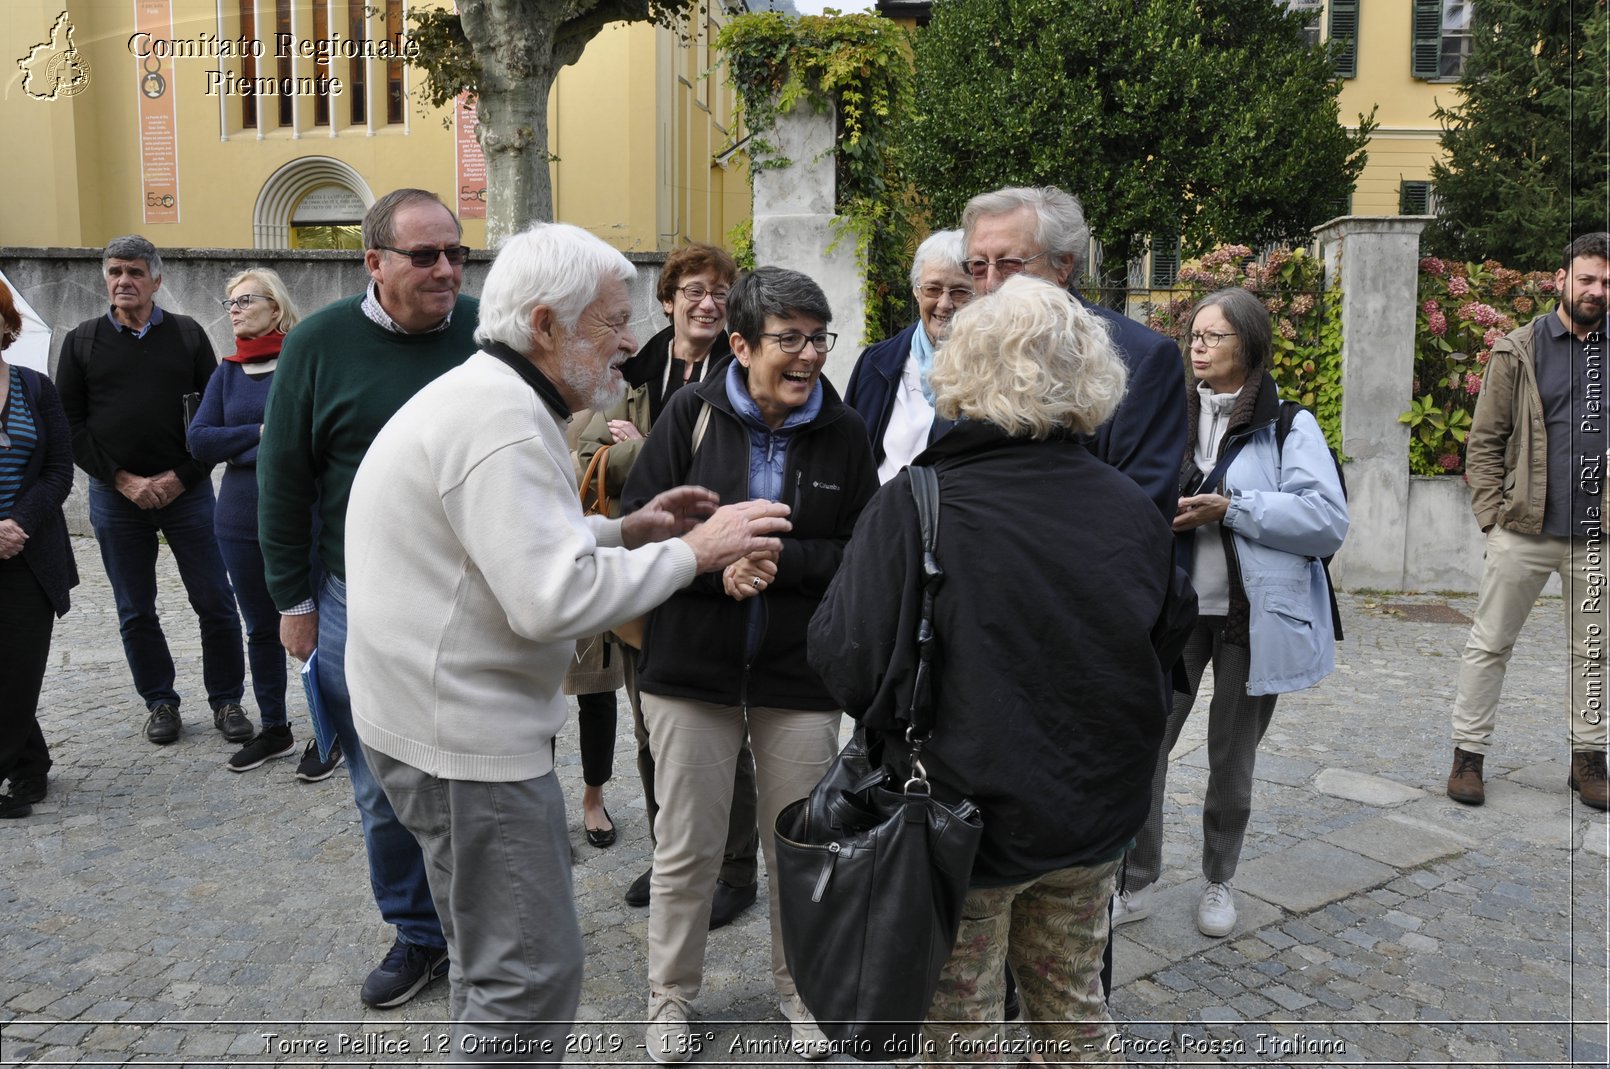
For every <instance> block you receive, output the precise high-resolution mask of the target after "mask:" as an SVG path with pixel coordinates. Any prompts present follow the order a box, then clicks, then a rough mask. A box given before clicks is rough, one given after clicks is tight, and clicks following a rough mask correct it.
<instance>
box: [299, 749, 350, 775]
mask: <svg viewBox="0 0 1610 1069" xmlns="http://www.w3.org/2000/svg"><path fill="white" fill-rule="evenodd" d="M341 761H342V757H341V744H340V743H339V742H337V743H334V744H333V745H331V747H330V759H329V760H328V761H326V760H325V759H324V758H322V757H320V756H319V740H318V739H314V740H313V741H312V742H310V743H308V744H307V749H305V750H303V751H302V760H300V761H298V762H297V763H296V778H297V779H299V780H301V781H303V782H304V783H317V782H319V781H320V780H326V779H329V778H330V777H331V776H332V775H334V774H335V770H336V769H337V768H339V767H341Z"/></svg>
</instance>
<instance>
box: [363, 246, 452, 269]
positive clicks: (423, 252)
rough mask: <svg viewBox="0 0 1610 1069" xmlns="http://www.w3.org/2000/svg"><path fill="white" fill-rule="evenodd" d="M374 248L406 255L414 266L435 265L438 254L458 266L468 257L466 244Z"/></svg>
mask: <svg viewBox="0 0 1610 1069" xmlns="http://www.w3.org/2000/svg"><path fill="white" fill-rule="evenodd" d="M375 248H377V249H384V250H386V251H387V252H394V253H396V254H397V255H398V256H406V257H408V262H409V263H411V264H413V265H414V266H415V267H435V266H436V257H438V256H445V257H447V262H448V263H450V264H452V265H453V266H454V267H458V266H459V265H460V264H462V263H464V261H466V260H468V259H469V258H470V248H469V246H468V245H449V246H447V247H446V248H442V249H399V248H395V247H393V246H391V245H376V246H375Z"/></svg>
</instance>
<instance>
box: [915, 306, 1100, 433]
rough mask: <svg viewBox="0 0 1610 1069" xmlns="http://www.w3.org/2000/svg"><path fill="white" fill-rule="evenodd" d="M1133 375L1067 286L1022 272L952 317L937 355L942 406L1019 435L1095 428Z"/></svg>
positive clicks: (933, 380) (952, 414) (935, 379)
mask: <svg viewBox="0 0 1610 1069" xmlns="http://www.w3.org/2000/svg"><path fill="white" fill-rule="evenodd" d="M1127 380H1128V372H1127V370H1126V369H1125V368H1124V362H1123V360H1122V359H1120V358H1119V356H1118V352H1117V350H1116V349H1114V348H1113V344H1112V338H1111V336H1110V335H1109V334H1108V331H1107V325H1106V324H1105V323H1103V322H1102V321H1101V320H1100V319H1098V318H1097V317H1096V315H1095V314H1094V313H1092V312H1089V311H1086V310H1085V308H1083V307H1082V306H1081V305H1080V304H1079V302H1078V301H1076V300H1074V299H1073V298H1072V297H1071V296H1069V295H1068V294H1067V293H1066V292H1065V291H1063V290H1060V289H1058V288H1057V287H1056V286H1054V285H1052V284H1051V283H1049V282H1047V281H1045V280H1044V279H1041V278H1036V277H1034V276H1032V275H1014V276H1013V277H1011V278H1009V279H1007V280H1006V281H1005V282H1004V283H1003V284H1002V285H1001V288H1000V289H998V290H996V291H995V292H994V293H992V294H990V295H989V296H987V297H980V298H978V299H977V300H974V301H971V302H969V303H968V304H967V305H965V306H964V307H963V308H962V309H961V310H960V311H958V312H957V313H956V316H955V318H954V319H952V320H951V326H950V337H949V339H948V340H947V341H946V342H945V343H944V344H943V345H941V346H940V347H939V349H938V351H937V352H936V353H935V354H934V368H933V372H932V374H931V375H930V376H929V379H928V381H929V384H930V385H931V386H932V387H933V391H934V411H935V412H937V413H939V414H940V415H941V416H943V417H945V418H946V419H959V418H961V417H964V416H965V417H966V418H968V419H976V420H982V421H983V422H986V423H992V424H994V425H995V426H997V427H999V428H1000V429H1001V430H1003V431H1005V432H1006V433H1007V434H1009V435H1012V436H1013V437H1017V438H1021V437H1028V438H1039V439H1044V438H1049V437H1051V436H1052V435H1053V434H1055V433H1057V432H1059V431H1063V430H1067V431H1072V432H1074V433H1075V434H1089V433H1090V432H1092V431H1094V430H1095V429H1096V428H1097V427H1099V426H1101V425H1102V424H1103V423H1105V422H1106V421H1107V417H1109V416H1111V415H1112V413H1113V410H1114V409H1116V408H1117V407H1118V402H1119V401H1121V400H1123V397H1124V387H1125V383H1126V382H1127Z"/></svg>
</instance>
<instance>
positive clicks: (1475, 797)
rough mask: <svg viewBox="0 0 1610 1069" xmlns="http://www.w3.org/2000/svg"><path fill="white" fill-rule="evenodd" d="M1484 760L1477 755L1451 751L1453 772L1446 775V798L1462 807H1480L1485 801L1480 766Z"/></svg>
mask: <svg viewBox="0 0 1610 1069" xmlns="http://www.w3.org/2000/svg"><path fill="white" fill-rule="evenodd" d="M1483 760H1485V758H1484V757H1483V755H1481V754H1479V753H1471V752H1470V751H1469V750H1461V749H1459V747H1457V746H1455V747H1454V751H1453V771H1452V772H1451V773H1449V775H1448V797H1449V798H1452V799H1453V800H1454V801H1456V802H1459V803H1461V804H1463V805H1481V804H1482V803H1483V802H1485V801H1486V800H1487V788H1486V787H1485V786H1483V785H1482V782H1481V765H1482V761H1483Z"/></svg>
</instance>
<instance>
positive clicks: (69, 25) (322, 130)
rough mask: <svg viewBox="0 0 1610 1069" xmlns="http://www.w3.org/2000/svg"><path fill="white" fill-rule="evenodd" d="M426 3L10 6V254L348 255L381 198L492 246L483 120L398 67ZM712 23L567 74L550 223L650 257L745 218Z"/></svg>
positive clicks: (560, 90)
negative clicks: (76, 250) (419, 191)
mask: <svg viewBox="0 0 1610 1069" xmlns="http://www.w3.org/2000/svg"><path fill="white" fill-rule="evenodd" d="M421 2H424V3H426V4H427V5H428V6H438V5H437V4H436V3H435V2H434V0H5V7H6V16H5V18H4V19H0V55H3V58H4V60H5V61H6V65H5V67H4V68H0V86H3V92H0V115H3V116H4V122H3V128H4V130H5V131H6V138H5V140H6V143H7V146H8V151H6V152H4V153H3V154H0V188H3V189H5V190H6V191H7V197H6V198H5V204H4V207H3V208H0V245H12V246H91V247H94V246H99V245H102V244H104V243H105V242H106V241H108V240H109V239H111V238H112V237H115V236H117V235H119V234H126V233H133V232H138V233H142V234H145V235H146V236H147V237H149V238H150V239H151V240H152V241H154V242H155V243H156V244H157V245H158V246H162V247H241V248H298V247H301V248H306V247H315V248H317V247H356V244H355V230H354V229H353V228H354V227H355V226H356V224H357V223H358V221H359V220H360V219H361V218H362V214H363V211H364V209H365V208H366V207H367V205H368V204H370V203H372V202H373V201H374V199H375V198H376V197H378V196H380V195H381V194H384V193H385V192H387V191H388V190H391V189H395V188H397V187H400V186H418V187H421V188H425V189H430V190H433V191H435V192H437V193H439V194H441V196H442V197H443V199H444V200H445V201H446V202H447V203H448V204H449V205H450V206H453V207H455V208H457V209H458V210H459V211H460V213H461V215H462V216H463V218H464V230H465V241H466V243H468V244H471V245H474V246H483V245H484V244H485V236H486V227H485V223H484V199H483V197H482V195H483V193H484V187H485V177H484V175H485V170H484V167H482V166H481V165H480V157H479V147H478V146H477V145H476V144H475V143H474V138H473V118H472V116H471V115H469V114H467V113H464V112H463V111H462V109H460V108H458V107H449V108H431V107H428V106H426V105H425V104H424V103H423V93H422V92H421V91H420V85H421V81H420V79H421V74H420V72H419V71H418V70H417V69H416V68H414V67H412V66H410V65H409V64H408V63H407V62H406V50H407V49H408V48H409V47H410V43H409V41H408V40H407V36H406V30H407V25H408V23H407V16H408V14H409V11H410V8H411V7H412V6H418V5H419V3H421ZM709 7H710V8H711V9H712V10H711V11H710V13H709V14H708V15H705V16H703V17H701V18H699V19H696V20H695V22H694V23H693V24H692V25H690V26H688V27H687V28H686V31H685V33H679V32H678V31H676V30H673V29H668V28H664V27H656V26H651V25H647V24H641V23H637V24H625V23H618V24H613V25H611V26H608V27H606V28H605V29H604V30H603V31H602V32H601V33H600V34H599V35H598V36H597V37H595V38H594V39H593V40H592V42H591V43H589V44H588V46H587V49H586V52H585V54H584V55H583V57H582V59H581V61H580V62H579V63H577V64H575V65H574V66H571V67H568V68H566V69H565V70H564V71H563V72H562V73H561V74H560V76H559V78H558V80H557V82H556V83H555V85H554V87H553V91H552V95H551V97H550V101H549V150H550V151H551V152H552V153H553V154H554V156H556V157H557V159H556V160H555V161H554V162H553V163H552V165H551V168H552V177H553V185H554V214H555V218H557V219H559V220H562V221H564V222H569V223H574V224H576V225H578V226H581V227H584V228H586V229H588V230H590V231H592V232H593V233H595V234H597V235H599V236H600V237H602V238H604V239H605V240H607V241H609V242H610V243H611V244H613V245H615V246H616V247H617V248H620V249H622V250H624V251H638V252H654V251H663V250H669V249H671V248H674V247H675V246H676V245H677V244H679V243H681V242H685V241H689V240H697V241H713V242H716V243H721V242H722V241H723V238H724V236H725V234H726V233H727V232H728V230H730V229H731V228H732V227H733V226H734V225H736V224H737V223H739V222H741V221H743V220H745V219H747V218H748V217H749V214H750V194H749V182H748V174H747V171H746V170H745V161H744V159H743V156H742V154H741V153H737V152H733V151H730V150H731V149H732V146H733V144H734V142H735V141H736V140H737V133H736V130H735V123H736V119H735V116H734V109H733V99H732V94H731V91H730V90H729V89H728V88H727V87H726V86H725V85H724V84H723V83H722V80H721V78H720V75H719V73H715V74H712V73H710V72H711V70H712V68H713V67H714V66H715V54H714V48H713V38H714V35H715V33H716V31H717V29H718V28H719V26H720V25H721V22H722V21H723V19H724V16H723V14H722V12H721V8H722V5H720V4H711V5H709ZM413 47H417V45H414V46H413ZM251 87H271V88H272V89H274V90H275V91H274V92H272V93H267V94H263V93H258V92H254V91H252V88H251ZM281 88H289V89H290V90H291V92H289V93H285V92H279V91H278V90H280V89H281ZM478 211H480V212H481V213H482V217H481V218H477V212H478Z"/></svg>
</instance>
